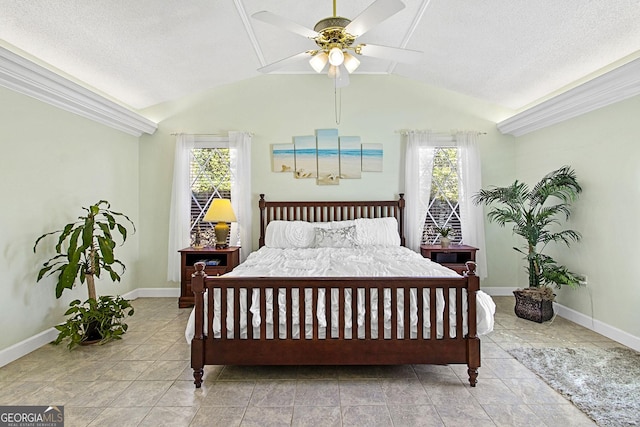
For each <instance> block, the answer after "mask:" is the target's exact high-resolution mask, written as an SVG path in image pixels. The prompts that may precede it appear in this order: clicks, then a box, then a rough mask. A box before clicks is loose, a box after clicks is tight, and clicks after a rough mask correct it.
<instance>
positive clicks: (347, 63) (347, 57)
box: [344, 52, 360, 74]
mask: <svg viewBox="0 0 640 427" xmlns="http://www.w3.org/2000/svg"><path fill="white" fill-rule="evenodd" d="M359 66H360V60H359V59H358V58H356V57H355V56H353V55H351V54H350V53H349V52H344V67H345V68H346V69H347V71H348V72H349V74H351V73H353V72H354V71H355V70H356V69H357V68H358V67H359Z"/></svg>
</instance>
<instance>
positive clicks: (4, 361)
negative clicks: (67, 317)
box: [0, 288, 180, 368]
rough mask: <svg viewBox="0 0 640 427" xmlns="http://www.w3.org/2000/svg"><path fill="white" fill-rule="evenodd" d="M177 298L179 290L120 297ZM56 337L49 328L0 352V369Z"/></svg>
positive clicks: (137, 291)
mask: <svg viewBox="0 0 640 427" xmlns="http://www.w3.org/2000/svg"><path fill="white" fill-rule="evenodd" d="M179 296H180V288H138V289H134V290H133V291H131V292H127V293H126V294H123V295H122V297H123V298H126V299H128V300H135V299H138V298H178V297H179ZM176 304H177V301H176ZM57 336H58V331H57V330H56V328H49V329H47V330H45V331H42V332H40V333H39V334H37V335H34V336H32V337H29V338H27V339H26V340H24V341H21V342H19V343H16V344H14V345H12V346H11V347H8V348H5V349H3V350H0V368H1V367H3V366H5V365H8V364H9V363H11V362H13V361H14V360H17V359H19V358H21V357H22V356H25V355H27V354H29V353H31V352H32V351H34V350H37V349H38V348H40V347H42V346H43V345H45V344H49V343H50V342H51V341H53V340H55V339H56V337H57Z"/></svg>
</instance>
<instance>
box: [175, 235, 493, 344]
mask: <svg viewBox="0 0 640 427" xmlns="http://www.w3.org/2000/svg"><path fill="white" fill-rule="evenodd" d="M227 276H244V277H258V276H270V277H323V276H324V277H398V276H404V277H407V276H411V277H459V275H458V274H457V273H456V272H455V271H453V270H451V269H449V268H446V267H444V266H442V265H440V264H437V263H435V262H432V261H431V260H429V259H426V258H423V257H422V256H421V255H420V254H418V253H416V252H413V251H411V250H409V249H407V248H405V247H402V246H382V245H369V246H356V247H351V248H336V247H330V248H325V247H321V248H273V247H266V246H265V247H262V248H261V249H260V250H258V251H256V252H254V253H252V254H250V255H249V257H247V260H246V261H245V262H244V263H242V264H241V265H239V266H238V267H236V268H235V269H234V270H233V271H232V272H231V273H228V274H227ZM324 292H325V290H324V289H319V292H318V294H319V295H318V304H317V307H315V312H316V317H317V322H318V324H319V325H320V326H321V327H323V328H325V329H326V325H327V319H326V314H327V307H325V305H324V296H325V294H324ZM464 292H466V291H464ZM216 293H217V295H216V298H214V300H215V301H217V305H216V306H215V308H214V309H215V314H216V315H215V316H214V324H213V330H214V336H220V306H219V301H220V297H219V293H220V291H219V290H217V291H216ZM453 295H455V290H451V297H453ZM417 298H418V295H417V292H416V290H415V289H414V290H412V291H411V295H410V301H411V308H410V310H411V311H410V322H411V328H410V335H411V336H412V337H415V336H416V334H417V304H416V300H417ZM422 298H423V307H424V317H423V318H424V325H423V329H424V330H423V333H424V336H425V337H427V338H428V337H429V335H430V316H429V294H428V292H426V293H425V294H423V295H422ZM266 299H267V309H266V322H267V326H268V327H267V337H269V338H270V337H272V336H273V334H274V329H275V328H274V327H273V318H274V316H273V305H272V299H273V293H272V292H271V291H270V290H267V293H266ZM278 299H279V301H281V302H282V304H280V305H279V307H280V310H281V311H280V316H279V319H280V325H279V326H278V328H277V329H278V333H279V335H280V336H281V337H283V338H284V337H285V336H286V333H287V332H286V329H287V328H286V325H285V324H284V322H285V319H286V313H284V299H285V294H284V290H280V291H279V292H278ZM363 299H364V290H363V289H359V290H358V292H357V307H358V313H357V314H358V317H357V319H358V325H357V328H356V333H355V335H357V337H363V334H364V319H365V313H364V310H365V304H364V301H363ZM372 299H373V302H372V304H371V305H370V306H371V307H372V309H371V310H372V312H371V319H372V328H371V332H372V337H373V338H377V333H378V331H377V316H378V313H377V306H378V304H377V292H376V291H375V290H374V291H372ZM310 300H311V290H310V289H307V290H306V291H305V296H304V298H303V302H304V303H305V310H304V312H305V321H304V322H303V323H304V325H305V328H304V329H305V335H306V336H307V337H309V336H310V335H311V334H312V331H311V326H310V325H311V320H312V316H313V314H312V308H311V304H310V302H309V301H310ZM476 300H477V327H478V334H479V335H483V334H486V333H488V332H491V331H492V330H493V315H494V313H495V304H494V303H493V300H492V299H491V297H490V296H489V295H487V294H486V293H484V292H482V291H479V292H478V293H477V299H476ZM243 301H246V291H244V290H241V303H242V304H241V306H242V307H241V313H240V336H241V337H246V329H247V317H248V316H247V309H246V306H245V304H244V303H243ZM259 301H260V295H259V290H257V289H255V290H253V292H252V295H251V306H250V307H249V311H250V313H251V314H252V316H251V323H252V327H253V331H254V336H259V326H260V323H261V321H262V319H263V317H262V316H261V313H260V311H261V310H260V302H259ZM299 301H300V298H299V295H298V294H297V292H295V291H294V292H293V306H294V309H293V310H294V312H293V314H292V323H293V325H294V326H295V327H294V328H293V337H294V338H297V337H298V335H299V324H300V322H299V318H298V317H299V316H298V313H299V310H298V304H299ZM331 301H332V302H331V308H330V309H329V311H330V313H331V316H332V321H331V325H332V326H333V325H336V324H337V320H338V312H337V310H338V309H337V301H338V290H337V289H333V290H332V291H331ZM397 301H398V304H397V313H398V315H397V319H398V322H399V325H398V336H404V325H403V324H402V323H403V319H404V315H403V313H404V307H403V301H404V299H403V294H402V291H400V294H399V295H398V298H397ZM451 301H453V299H451ZM350 303H351V292H350V291H347V292H346V294H345V306H346V307H345V313H344V321H341V322H340V324H341V327H344V328H345V336H346V337H351V333H352V331H351V330H352V327H353V325H352V324H351V319H352V316H351V312H350V310H351V309H350ZM451 305H453V304H451ZM206 308H207V307H206V304H205V310H206ZM391 309H392V307H391V299H390V290H389V289H387V290H385V295H384V311H385V314H384V326H385V331H384V336H385V337H388V336H390V330H391V326H390V325H391V323H390V313H391ZM449 309H450V310H449V319H450V332H449V333H450V336H452V337H454V336H455V335H456V324H455V320H456V318H455V307H451V306H450V307H449ZM436 310H437V315H436V318H437V334H438V336H439V337H441V336H442V335H443V334H442V327H443V326H442V324H443V322H442V318H443V314H444V298H443V296H442V290H441V289H438V291H437V293H436ZM463 310H464V311H463V317H464V319H463V320H464V322H463V333H464V334H466V332H467V325H466V323H467V322H466V312H467V303H466V294H463ZM205 318H206V311H205ZM233 327H234V326H233V301H231V300H229V301H227V330H228V332H227V333H228V336H229V337H232V336H233ZM194 328H195V310H194V311H193V312H192V313H191V316H190V317H189V321H188V324H187V329H186V331H185V338H186V339H187V342H189V343H190V342H191V340H192V338H193V335H194ZM205 328H206V322H205ZM337 332H338V331H337V329H336V328H332V331H324V330H323V331H320V338H324V337H325V335H326V334H327V333H330V334H331V336H337ZM205 333H207V331H205Z"/></svg>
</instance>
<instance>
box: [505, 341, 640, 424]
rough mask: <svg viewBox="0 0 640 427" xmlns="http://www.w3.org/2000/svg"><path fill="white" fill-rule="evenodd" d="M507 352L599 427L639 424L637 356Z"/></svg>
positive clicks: (609, 351)
mask: <svg viewBox="0 0 640 427" xmlns="http://www.w3.org/2000/svg"><path fill="white" fill-rule="evenodd" d="M509 353H510V354H511V355H512V356H513V357H515V358H516V359H518V360H519V361H520V362H521V363H522V364H523V365H524V366H526V367H527V368H529V369H530V370H531V371H533V372H535V373H536V374H538V375H539V376H540V377H541V378H542V379H543V380H544V381H545V382H546V383H547V384H549V385H550V386H551V387H553V388H554V389H555V390H557V391H558V392H560V393H562V394H563V395H564V396H565V397H566V398H567V399H569V400H570V401H571V402H573V404H574V405H576V406H577V407H578V408H579V409H580V410H582V411H583V412H584V413H585V414H587V415H588V416H589V417H591V419H593V420H594V421H595V422H596V423H597V424H598V425H601V426H637V425H640V353H637V352H635V351H633V350H630V349H626V348H602V349H592V348H582V349H572V348H516V349H513V350H510V351H509Z"/></svg>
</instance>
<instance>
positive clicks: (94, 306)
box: [33, 200, 135, 347]
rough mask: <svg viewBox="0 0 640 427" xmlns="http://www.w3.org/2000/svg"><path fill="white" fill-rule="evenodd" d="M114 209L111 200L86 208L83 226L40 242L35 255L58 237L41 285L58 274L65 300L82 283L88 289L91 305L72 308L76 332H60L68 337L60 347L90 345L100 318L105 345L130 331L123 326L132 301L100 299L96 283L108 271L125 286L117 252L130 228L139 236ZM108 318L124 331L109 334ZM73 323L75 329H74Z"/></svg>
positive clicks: (42, 272)
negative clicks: (77, 340)
mask: <svg viewBox="0 0 640 427" xmlns="http://www.w3.org/2000/svg"><path fill="white" fill-rule="evenodd" d="M110 208H111V205H110V204H109V202H107V201H106V200H100V201H99V202H98V203H96V204H93V205H91V206H89V207H83V208H82V209H83V210H84V211H85V215H82V216H79V217H78V220H77V221H75V222H72V223H69V224H67V225H65V226H64V227H63V228H62V229H60V230H56V231H52V232H50V233H46V234H43V235H42V236H40V237H38V239H37V240H36V242H35V244H34V246H33V251H34V252H36V249H37V248H38V244H39V243H40V242H42V241H43V239H45V238H47V237H48V236H57V237H58V240H57V243H56V245H55V252H56V255H54V256H53V257H52V258H50V259H49V260H47V261H46V262H44V264H43V266H42V268H41V269H40V271H39V272H38V279H37V281H40V280H41V279H42V278H44V277H48V276H50V275H53V274H57V282H56V298H60V297H61V296H62V293H63V291H64V290H65V289H72V288H73V287H74V286H75V284H76V283H77V281H78V280H79V281H80V283H84V282H85V281H86V283H87V292H88V295H89V299H88V300H87V301H85V303H84V304H80V301H79V300H76V301H73V302H72V303H71V304H70V307H71V308H70V309H69V310H67V313H66V315H73V316H72V318H71V319H69V321H68V322H67V324H65V325H67V326H66V327H67V328H70V329H65V332H63V330H61V329H59V328H58V330H59V331H60V334H64V336H62V337H60V336H59V337H58V340H56V341H57V342H60V340H61V339H63V338H65V337H69V338H71V340H72V343H73V342H74V339H75V338H76V337H77V336H80V337H82V338H83V339H82V341H84V340H86V339H88V336H89V334H88V333H87V331H92V330H93V329H94V328H93V326H89V325H90V324H92V323H94V322H95V321H96V318H98V319H100V324H101V326H100V328H98V330H101V331H103V332H104V333H105V335H103V336H102V338H101V341H102V342H106V341H108V340H109V339H113V338H116V337H119V336H120V335H121V334H122V333H124V332H125V331H126V330H127V326H126V324H123V323H122V322H121V319H122V318H123V317H124V315H123V313H124V312H125V310H126V309H128V308H130V306H128V307H127V306H124V305H123V304H124V301H126V300H122V299H121V298H120V297H117V298H114V297H101V298H100V299H98V297H97V294H96V288H95V278H96V277H97V278H100V274H101V273H102V272H103V271H106V272H108V273H109V277H110V278H111V280H113V281H118V282H119V281H120V276H121V275H122V274H123V273H124V271H125V270H126V267H125V265H124V264H123V263H122V262H121V261H120V260H118V259H116V258H115V255H114V251H115V248H116V246H117V245H118V241H120V242H121V243H120V245H122V244H124V242H125V241H126V240H127V237H128V235H129V231H128V227H131V228H132V229H133V232H134V233H135V225H134V224H133V222H132V221H131V219H129V217H128V216H126V215H124V214H122V213H120V212H115V211H112V210H111V209H110ZM118 221H120V222H118ZM126 304H128V302H127V303H126ZM115 307H120V310H114V308H115ZM98 313H102V315H100V316H99V315H98ZM127 313H130V314H133V309H130V310H128V311H127ZM130 314H129V315H130ZM104 316H110V317H111V318H112V319H113V321H114V322H115V323H116V324H119V325H120V327H117V328H115V329H111V328H109V327H108V326H107V325H108V324H109V322H107V321H106V320H104V319H105V317H104ZM85 318H86V321H85V324H84V325H83V326H77V324H78V322H80V320H82V319H85ZM70 321H71V322H72V323H71V324H69V322H70ZM61 327H65V326H64V325H62V326H61ZM118 331H121V332H118ZM71 347H73V346H71Z"/></svg>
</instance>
